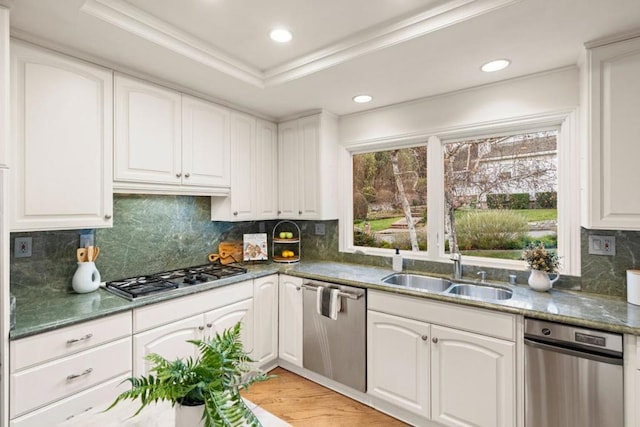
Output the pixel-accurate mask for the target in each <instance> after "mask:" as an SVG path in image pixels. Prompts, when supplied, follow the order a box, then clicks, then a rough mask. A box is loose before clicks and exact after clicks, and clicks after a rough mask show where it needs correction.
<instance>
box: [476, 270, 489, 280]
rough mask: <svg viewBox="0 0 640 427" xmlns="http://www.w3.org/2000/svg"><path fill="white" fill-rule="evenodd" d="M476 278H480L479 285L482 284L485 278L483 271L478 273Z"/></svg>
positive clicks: (485, 273)
mask: <svg viewBox="0 0 640 427" xmlns="http://www.w3.org/2000/svg"><path fill="white" fill-rule="evenodd" d="M478 276H480V283H484V282H485V280H486V278H487V272H486V271H484V270H482V271H478Z"/></svg>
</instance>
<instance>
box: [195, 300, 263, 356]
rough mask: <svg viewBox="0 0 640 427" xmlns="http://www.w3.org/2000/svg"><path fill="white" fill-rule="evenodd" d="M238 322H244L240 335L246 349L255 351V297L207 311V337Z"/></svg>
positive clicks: (219, 332) (249, 351) (205, 318)
mask: <svg viewBox="0 0 640 427" xmlns="http://www.w3.org/2000/svg"><path fill="white" fill-rule="evenodd" d="M238 322H242V329H241V335H240V337H241V339H242V345H243V347H244V350H245V351H246V352H247V353H251V352H252V351H253V299H246V300H244V301H240V302H237V303H235V304H231V305H227V306H225V307H221V308H218V309H216V310H212V311H210V312H208V313H205V314H204V323H205V326H206V327H205V337H207V336H215V335H216V334H222V332H224V330H225V329H229V328H232V327H233V326H235V324H236V323H238Z"/></svg>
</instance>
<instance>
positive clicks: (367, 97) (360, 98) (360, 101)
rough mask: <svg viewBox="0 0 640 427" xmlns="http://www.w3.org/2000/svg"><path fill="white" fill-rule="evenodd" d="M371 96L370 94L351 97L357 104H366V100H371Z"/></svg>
mask: <svg viewBox="0 0 640 427" xmlns="http://www.w3.org/2000/svg"><path fill="white" fill-rule="evenodd" d="M372 99H373V97H372V96H371V95H356V96H354V97H353V102H357V103H358V104H366V103H367V102H371V100H372Z"/></svg>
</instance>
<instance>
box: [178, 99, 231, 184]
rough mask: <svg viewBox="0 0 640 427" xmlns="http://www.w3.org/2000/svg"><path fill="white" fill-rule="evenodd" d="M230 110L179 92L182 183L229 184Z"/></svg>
mask: <svg viewBox="0 0 640 427" xmlns="http://www.w3.org/2000/svg"><path fill="white" fill-rule="evenodd" d="M229 116H230V113H229V110H227V109H225V108H222V107H219V106H217V105H214V104H211V103H209V102H205V101H201V100H199V99H196V98H192V97H190V96H187V95H182V184H183V185H198V186H203V187H228V186H229V183H230V181H229V180H230V178H229V167H230V164H231V152H230V149H231V146H230V142H229Z"/></svg>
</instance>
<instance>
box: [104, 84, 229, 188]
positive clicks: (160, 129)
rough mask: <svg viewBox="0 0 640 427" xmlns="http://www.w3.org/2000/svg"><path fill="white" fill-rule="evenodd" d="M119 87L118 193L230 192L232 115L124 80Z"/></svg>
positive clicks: (117, 127)
mask: <svg viewBox="0 0 640 427" xmlns="http://www.w3.org/2000/svg"><path fill="white" fill-rule="evenodd" d="M115 88H116V90H115V92H116V109H115V110H116V115H115V117H116V122H115V144H114V153H115V174H114V188H115V190H116V191H118V192H142V193H157V194H193V195H211V194H220V193H221V192H222V193H226V192H227V191H228V190H227V189H226V188H225V187H228V185H229V167H230V165H229V159H230V157H229V111H228V110H226V109H224V108H222V107H219V106H216V105H215V104H211V103H208V102H205V101H201V100H198V99H195V98H192V97H189V96H186V95H181V94H180V93H178V92H175V91H172V90H169V89H166V88H163V87H160V86H156V85H153V84H151V83H147V82H142V81H140V80H136V79H132V78H129V77H126V76H122V75H116V76H115ZM221 188H222V190H221Z"/></svg>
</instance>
